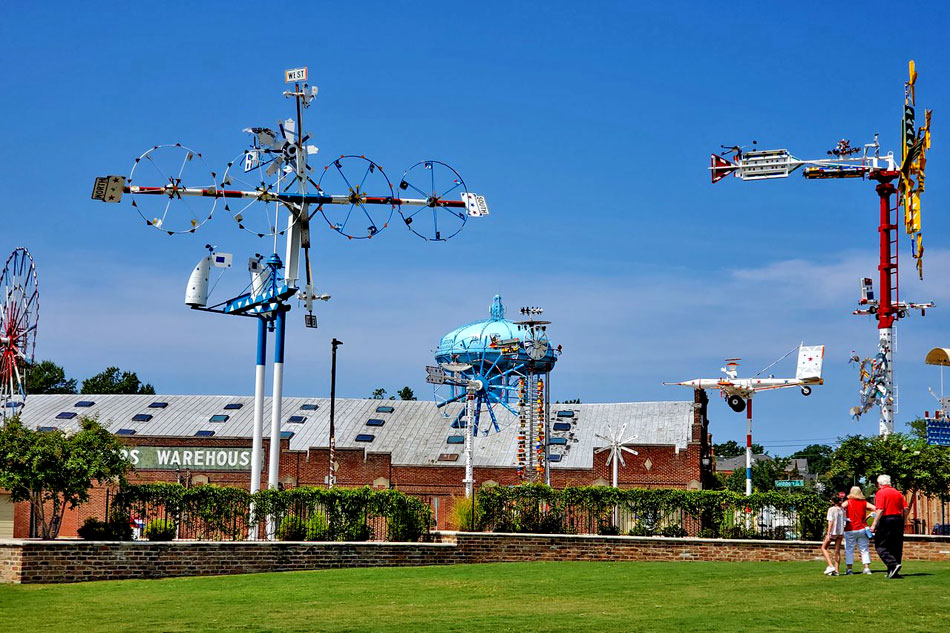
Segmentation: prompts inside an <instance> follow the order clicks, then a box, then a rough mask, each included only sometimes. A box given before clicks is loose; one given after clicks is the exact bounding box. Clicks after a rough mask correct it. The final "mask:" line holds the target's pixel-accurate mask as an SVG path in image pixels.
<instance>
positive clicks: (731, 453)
mask: <svg viewBox="0 0 950 633" xmlns="http://www.w3.org/2000/svg"><path fill="white" fill-rule="evenodd" d="M713 451H714V452H715V453H716V457H738V456H739V455H745V446H742V445H741V444H739V443H738V442H737V441H735V440H729V441H728V442H723V443H722V444H713ZM752 453H753V454H754V455H764V454H765V448H764V447H763V446H762V445H761V444H756V443H755V442H753V443H752Z"/></svg>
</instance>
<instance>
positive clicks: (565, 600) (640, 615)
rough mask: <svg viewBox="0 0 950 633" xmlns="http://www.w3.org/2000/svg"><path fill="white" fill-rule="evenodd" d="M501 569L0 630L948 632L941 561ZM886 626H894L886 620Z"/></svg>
mask: <svg viewBox="0 0 950 633" xmlns="http://www.w3.org/2000/svg"><path fill="white" fill-rule="evenodd" d="M822 569H824V565H823V564H822V563H818V562H815V563H700V562H688V563H570V562H569V563H517V564H516V563H501V564H491V565H465V566H455V567H414V568H389V569H340V570H326V571H313V572H298V573H282V574H256V575H246V576H220V577H213V578H173V579H167V580H129V581H118V582H93V583H80V584H74V585H0V631H4V632H7V631H9V632H14V633H27V632H30V633H33V632H36V631H56V632H57V633H70V632H72V631H83V632H88V633H95V632H100V631H102V632H105V631H123V632H125V631H134V632H136V633H140V632H152V631H175V632H177V631H275V632H277V631H280V632H291V631H374V632H379V633H385V632H390V631H412V632H424V631H466V632H477V633H484V632H486V631H518V632H525V631H597V632H598V633H602V632H604V631H625V632H627V631H729V632H730V633H736V632H739V631H794V632H796V633H806V632H810V631H837V630H847V631H864V630H874V629H880V628H881V627H880V625H879V624H878V623H877V622H876V621H875V618H881V617H883V616H884V615H885V614H887V617H888V618H895V617H897V618H899V619H900V621H899V622H897V623H893V624H892V625H891V626H890V627H889V628H890V630H895V631H896V630H899V631H926V632H928V633H929V632H932V631H940V630H946V627H947V622H948V620H947V618H948V616H947V612H948V611H950V564H945V563H917V562H911V563H909V564H908V565H907V566H906V572H907V574H906V575H905V577H904V578H900V579H894V580H888V579H887V578H886V577H885V575H884V573H883V572H878V573H875V574H874V575H872V576H861V575H858V576H850V577H846V576H839V577H837V578H830V577H827V576H823V575H822V573H821V572H822ZM890 621H891V622H893V620H890Z"/></svg>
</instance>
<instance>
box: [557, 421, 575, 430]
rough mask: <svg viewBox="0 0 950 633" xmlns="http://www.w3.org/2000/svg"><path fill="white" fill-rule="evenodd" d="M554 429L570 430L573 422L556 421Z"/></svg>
mask: <svg viewBox="0 0 950 633" xmlns="http://www.w3.org/2000/svg"><path fill="white" fill-rule="evenodd" d="M554 430H555V431H570V430H571V423H570V422H555V423H554Z"/></svg>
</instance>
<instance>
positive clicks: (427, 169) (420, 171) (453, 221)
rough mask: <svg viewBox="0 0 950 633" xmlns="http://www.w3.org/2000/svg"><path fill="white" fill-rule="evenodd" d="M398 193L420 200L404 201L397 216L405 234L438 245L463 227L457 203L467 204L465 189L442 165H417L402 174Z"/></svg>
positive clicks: (430, 162)
mask: <svg viewBox="0 0 950 633" xmlns="http://www.w3.org/2000/svg"><path fill="white" fill-rule="evenodd" d="M399 189H400V195H401V196H402V195H405V196H410V197H413V196H422V200H411V199H406V200H404V201H403V206H402V207H400V210H399V212H400V213H401V214H402V219H403V222H405V223H406V226H407V227H409V230H410V231H412V232H413V233H415V234H416V235H418V236H419V237H421V238H423V239H424V240H428V241H433V242H442V241H444V240H447V239H449V238H451V237H453V236H455V235H456V234H457V233H458V232H459V231H461V230H462V227H464V226H465V221H466V220H467V219H468V213H467V212H466V206H465V204H464V203H463V204H459V201H460V200H462V201H465V200H468V198H469V196H468V189H467V188H466V187H465V181H464V180H462V177H461V176H460V175H459V173H458V172H457V171H455V170H454V169H452V168H451V167H449V166H448V165H446V164H445V163H443V162H440V161H437V160H423V161H419V162H418V163H416V164H415V165H413V166H412V167H410V168H409V169H407V170H406V173H405V174H404V175H403V177H402V180H401V181H400V182H399ZM419 203H422V204H421V205H420V204H419Z"/></svg>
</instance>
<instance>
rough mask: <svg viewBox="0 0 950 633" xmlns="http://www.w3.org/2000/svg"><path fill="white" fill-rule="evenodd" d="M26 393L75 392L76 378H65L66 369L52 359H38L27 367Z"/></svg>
mask: <svg viewBox="0 0 950 633" xmlns="http://www.w3.org/2000/svg"><path fill="white" fill-rule="evenodd" d="M26 393H27V394H37V393H76V379H75V378H66V370H64V369H63V368H62V367H60V366H59V365H57V364H56V363H54V362H53V361H51V360H44V361H40V362H38V363H36V364H34V365H32V366H30V367H27V370H26Z"/></svg>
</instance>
